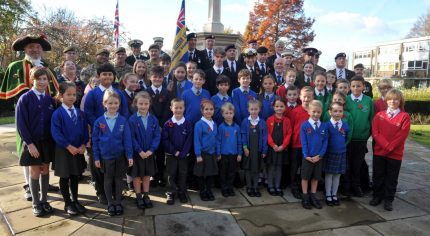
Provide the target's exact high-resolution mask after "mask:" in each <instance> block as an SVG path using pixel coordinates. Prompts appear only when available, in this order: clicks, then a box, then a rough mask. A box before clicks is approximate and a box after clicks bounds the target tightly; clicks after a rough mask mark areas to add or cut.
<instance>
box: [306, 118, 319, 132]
mask: <svg viewBox="0 0 430 236" xmlns="http://www.w3.org/2000/svg"><path fill="white" fill-rule="evenodd" d="M308 122H309V123H311V125H312V128H314V129H315V122H317V124H318V128H319V127H321V121H314V120H312V118H309V120H308ZM315 130H316V129H315Z"/></svg>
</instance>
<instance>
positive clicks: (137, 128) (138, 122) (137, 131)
mask: <svg viewBox="0 0 430 236" xmlns="http://www.w3.org/2000/svg"><path fill="white" fill-rule="evenodd" d="M147 119H148V120H147V124H146V129H145V126H144V125H143V121H142V118H141V117H140V116H138V114H137V112H136V113H134V114H133V115H132V116H130V118H129V119H128V124H129V126H130V130H131V140H132V143H133V150H134V155H135V156H136V155H139V153H140V152H142V151H143V152H146V151H151V152H152V153H154V152H155V150H157V148H158V145H159V144H160V137H161V130H160V126H159V125H158V119H157V118H156V117H155V116H154V115H152V114H150V113H148V118H147Z"/></svg>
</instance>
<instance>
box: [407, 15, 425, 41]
mask: <svg viewBox="0 0 430 236" xmlns="http://www.w3.org/2000/svg"><path fill="white" fill-rule="evenodd" d="M429 35H430V11H427V14H425V15H422V16H420V17H418V19H417V21H416V22H415V24H414V26H413V27H412V29H411V30H410V31H409V33H408V35H406V38H417V37H423V36H429Z"/></svg>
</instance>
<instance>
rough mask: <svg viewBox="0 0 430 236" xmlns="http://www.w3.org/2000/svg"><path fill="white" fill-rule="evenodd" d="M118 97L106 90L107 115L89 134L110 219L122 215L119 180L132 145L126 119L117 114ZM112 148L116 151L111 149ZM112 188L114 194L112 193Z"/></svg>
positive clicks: (129, 162)
mask: <svg viewBox="0 0 430 236" xmlns="http://www.w3.org/2000/svg"><path fill="white" fill-rule="evenodd" d="M120 99H121V97H120V95H119V94H118V93H117V92H115V91H114V90H112V89H107V90H106V91H105V93H104V95H103V106H104V107H105V109H106V112H105V113H104V114H103V115H102V116H100V117H99V118H98V119H97V120H96V121H95V122H94V128H93V133H92V141H93V152H94V164H95V166H96V167H97V168H99V169H100V170H101V172H102V173H103V178H104V181H103V182H104V191H105V194H106V199H107V202H108V207H107V213H108V214H109V215H110V216H114V215H122V214H123V212H124V208H123V206H122V205H121V197H122V189H123V186H122V184H123V182H122V178H123V177H124V175H125V173H126V172H127V169H128V167H131V166H132V165H133V145H132V141H131V134H130V127H129V125H128V123H127V119H126V118H125V117H124V116H122V115H120V114H119V113H118V108H119V104H120V102H121V101H120ZM112 147H115V148H112ZM113 185H114V186H115V193H113V191H112V190H113V189H112V187H113ZM113 197H115V200H113Z"/></svg>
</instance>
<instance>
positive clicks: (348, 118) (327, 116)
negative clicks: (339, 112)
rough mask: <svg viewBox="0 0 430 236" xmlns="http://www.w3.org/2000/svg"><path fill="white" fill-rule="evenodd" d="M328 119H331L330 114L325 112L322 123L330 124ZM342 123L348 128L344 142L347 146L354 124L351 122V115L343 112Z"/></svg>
mask: <svg viewBox="0 0 430 236" xmlns="http://www.w3.org/2000/svg"><path fill="white" fill-rule="evenodd" d="M330 118H331V116H330V113H328V110H327V112H326V113H325V115H324V117H323V122H330ZM342 122H345V123H347V124H348V126H349V133H348V136H347V140H346V144H349V142H351V138H352V133H353V132H354V122H353V121H352V116H351V113H349V112H348V111H346V110H344V111H343V118H342Z"/></svg>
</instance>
